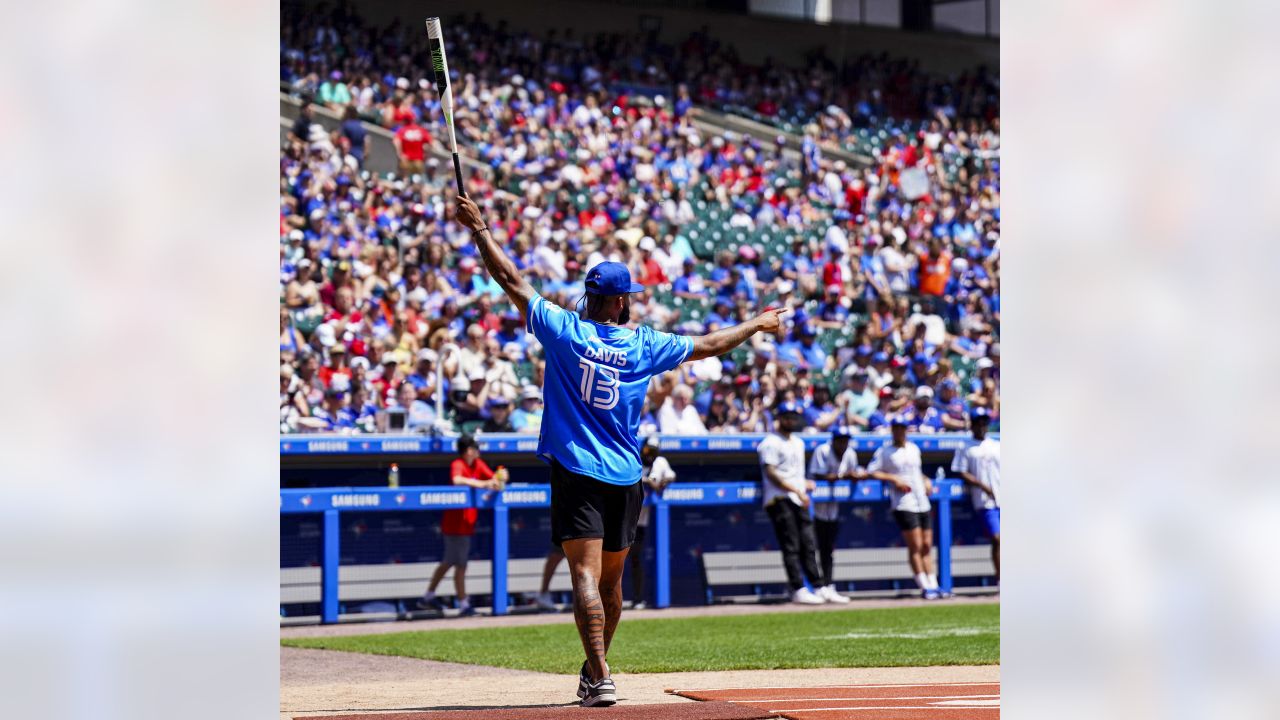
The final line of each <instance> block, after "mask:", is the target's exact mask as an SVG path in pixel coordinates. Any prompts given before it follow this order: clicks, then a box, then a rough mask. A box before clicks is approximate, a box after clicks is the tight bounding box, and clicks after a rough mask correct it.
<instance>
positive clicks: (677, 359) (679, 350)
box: [641, 326, 693, 375]
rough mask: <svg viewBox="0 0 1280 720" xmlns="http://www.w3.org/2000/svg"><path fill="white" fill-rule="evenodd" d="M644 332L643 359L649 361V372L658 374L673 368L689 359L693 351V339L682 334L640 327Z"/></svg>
mask: <svg viewBox="0 0 1280 720" xmlns="http://www.w3.org/2000/svg"><path fill="white" fill-rule="evenodd" d="M641 332H643V333H645V359H646V360H648V362H649V373H650V374H651V375H659V374H661V373H664V372H666V371H668V370H672V369H674V368H675V367H676V366H678V365H679V364H680V363H682V362H684V361H685V360H688V359H689V355H690V354H692V353H693V340H692V339H691V338H688V337H685V336H683V335H673V334H671V333H664V332H659V331H657V330H651V329H649V328H647V327H643V326H642V327H641Z"/></svg>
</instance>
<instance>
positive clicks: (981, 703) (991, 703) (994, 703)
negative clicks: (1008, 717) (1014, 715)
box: [929, 698, 1000, 707]
mask: <svg viewBox="0 0 1280 720" xmlns="http://www.w3.org/2000/svg"><path fill="white" fill-rule="evenodd" d="M929 704H930V705H940V706H943V705H945V706H954V705H961V706H964V707H1000V700H999V698H997V699H995V700H941V701H939V702H931V703H929Z"/></svg>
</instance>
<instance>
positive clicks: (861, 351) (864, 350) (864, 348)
mask: <svg viewBox="0 0 1280 720" xmlns="http://www.w3.org/2000/svg"><path fill="white" fill-rule="evenodd" d="M857 353H858V357H864V356H867V355H870V354H871V346H870V345H859V346H858V350H857Z"/></svg>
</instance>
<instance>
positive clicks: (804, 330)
mask: <svg viewBox="0 0 1280 720" xmlns="http://www.w3.org/2000/svg"><path fill="white" fill-rule="evenodd" d="M817 334H818V328H816V327H814V326H813V324H812V323H805V324H803V325H801V326H800V335H801V337H814V336H815V335H817Z"/></svg>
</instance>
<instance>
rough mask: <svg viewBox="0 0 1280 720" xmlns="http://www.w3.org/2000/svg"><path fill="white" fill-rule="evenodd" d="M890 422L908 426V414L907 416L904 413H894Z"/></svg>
mask: <svg viewBox="0 0 1280 720" xmlns="http://www.w3.org/2000/svg"><path fill="white" fill-rule="evenodd" d="M889 424H890V425H901V426H902V427H906V426H907V416H906V415H902V414H898V415H894V416H893V417H891V418H889Z"/></svg>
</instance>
